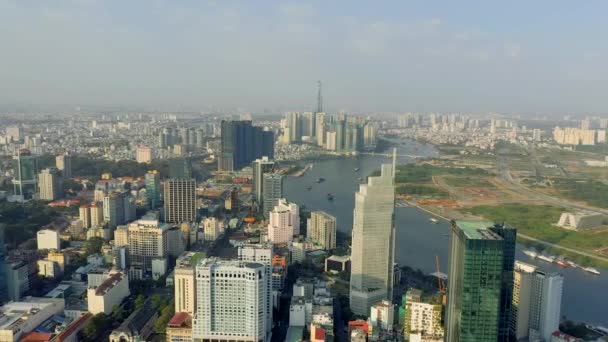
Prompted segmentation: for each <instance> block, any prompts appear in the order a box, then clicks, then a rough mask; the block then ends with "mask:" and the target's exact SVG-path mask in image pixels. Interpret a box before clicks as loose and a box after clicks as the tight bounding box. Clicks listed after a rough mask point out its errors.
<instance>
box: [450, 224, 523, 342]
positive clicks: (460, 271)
mask: <svg viewBox="0 0 608 342" xmlns="http://www.w3.org/2000/svg"><path fill="white" fill-rule="evenodd" d="M451 229H452V234H451V239H450V270H449V276H448V279H450V282H449V287H448V293H449V296H448V306H447V321H446V322H447V323H446V337H447V340H448V341H499V340H502V338H504V333H505V331H504V328H505V324H506V327H507V334H508V331H509V329H508V327H509V324H508V323H505V320H507V322H508V320H509V319H510V316H511V313H510V306H509V305H508V304H507V303H505V302H506V300H507V299H509V300H511V299H510V296H511V294H512V285H513V276H512V271H513V261H514V257H513V253H514V250H515V230H514V229H512V228H508V227H505V226H504V225H494V223H492V222H488V221H473V220H469V221H455V222H452V225H451ZM508 269H510V270H511V276H510V278H509V277H507V276H506V273H508ZM509 279H510V281H509Z"/></svg>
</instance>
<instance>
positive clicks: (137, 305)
mask: <svg viewBox="0 0 608 342" xmlns="http://www.w3.org/2000/svg"><path fill="white" fill-rule="evenodd" d="M145 302H146V297H144V295H143V294H139V295H137V297H136V298H135V310H137V309H139V308H141V307H143V306H144V303H145Z"/></svg>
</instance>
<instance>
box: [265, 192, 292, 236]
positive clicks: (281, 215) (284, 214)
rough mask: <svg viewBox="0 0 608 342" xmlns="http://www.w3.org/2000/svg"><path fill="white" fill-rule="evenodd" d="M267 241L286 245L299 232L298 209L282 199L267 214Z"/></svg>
mask: <svg viewBox="0 0 608 342" xmlns="http://www.w3.org/2000/svg"><path fill="white" fill-rule="evenodd" d="M269 216H270V219H269V220H268V240H269V241H271V242H272V243H274V244H288V243H290V242H291V241H293V236H294V235H298V234H299V231H300V208H299V207H298V205H297V204H295V203H289V202H288V201H287V200H286V199H284V198H282V199H280V200H279V203H278V204H277V205H276V206H275V207H274V209H272V211H271V212H270V213H269Z"/></svg>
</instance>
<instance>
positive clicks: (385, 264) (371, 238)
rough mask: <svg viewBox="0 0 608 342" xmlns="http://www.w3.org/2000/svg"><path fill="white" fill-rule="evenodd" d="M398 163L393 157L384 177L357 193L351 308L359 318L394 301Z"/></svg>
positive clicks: (383, 170)
mask: <svg viewBox="0 0 608 342" xmlns="http://www.w3.org/2000/svg"><path fill="white" fill-rule="evenodd" d="M393 153H395V152H393ZM395 162H396V161H395V156H394V155H393V165H391V164H383V165H382V167H381V173H380V176H375V177H368V179H367V184H361V185H360V186H359V191H358V192H357V193H356V194H355V209H354V215H353V230H352V255H351V276H350V308H351V310H352V311H353V313H355V314H357V315H363V316H366V315H368V313H369V310H370V307H371V306H372V305H373V304H375V303H377V302H379V301H381V300H384V299H388V300H392V298H393V269H394V260H395V255H394V247H395V246H394V245H395V225H394V210H395Z"/></svg>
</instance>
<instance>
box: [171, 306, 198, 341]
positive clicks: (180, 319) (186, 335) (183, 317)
mask: <svg viewBox="0 0 608 342" xmlns="http://www.w3.org/2000/svg"><path fill="white" fill-rule="evenodd" d="M165 334H166V336H167V339H166V341H167V342H191V341H192V317H191V316H190V315H189V314H188V313H187V312H176V313H175V315H174V316H173V317H172V318H171V320H169V323H168V324H167V328H166V330H165Z"/></svg>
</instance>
